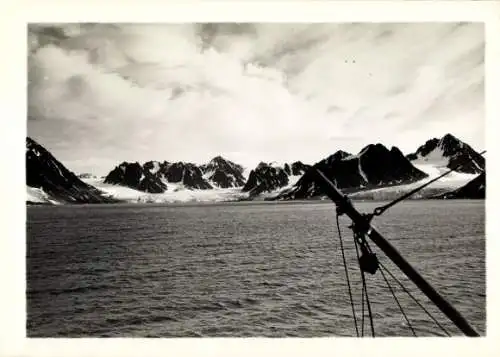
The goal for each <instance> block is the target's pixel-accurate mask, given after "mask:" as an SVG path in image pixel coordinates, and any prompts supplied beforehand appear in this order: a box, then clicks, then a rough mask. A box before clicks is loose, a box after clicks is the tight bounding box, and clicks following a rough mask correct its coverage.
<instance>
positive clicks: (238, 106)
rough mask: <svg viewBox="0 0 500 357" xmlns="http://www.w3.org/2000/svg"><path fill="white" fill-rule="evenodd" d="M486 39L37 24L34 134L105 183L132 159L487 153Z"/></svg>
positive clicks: (345, 30)
mask: <svg viewBox="0 0 500 357" xmlns="http://www.w3.org/2000/svg"><path fill="white" fill-rule="evenodd" d="M483 32H484V29H483V26H482V25H480V24H465V25H462V24H460V25H457V24H182V25H181V24H179V25H150V24H148V25H146V24H144V25H142V24H121V25H118V24H71V25H57V24H51V25H30V27H29V33H28V43H29V48H30V54H29V59H28V65H29V68H28V70H29V72H28V80H29V85H28V115H29V118H30V120H28V134H29V135H32V136H34V137H35V138H36V139H38V140H40V142H41V143H42V144H44V145H46V146H47V147H48V148H49V149H51V150H53V151H54V154H56V155H57V156H58V157H60V158H61V159H62V160H63V161H64V162H65V163H67V164H68V166H69V167H72V168H74V169H75V170H77V171H94V172H97V173H99V174H101V173H105V172H107V171H109V170H110V169H111V167H104V166H102V165H104V164H103V163H107V162H112V161H115V162H118V161H121V160H138V161H145V160H150V159H158V160H189V161H194V162H203V161H206V160H208V159H209V158H210V156H213V155H217V154H222V155H226V156H228V157H229V158H230V159H231V158H232V159H234V160H237V159H239V160H244V162H243V161H240V162H241V163H243V164H244V165H254V164H256V163H257V162H259V161H261V160H278V161H286V160H297V159H301V160H305V161H308V162H313V161H315V160H318V159H321V158H322V156H324V155H328V154H330V153H332V152H333V151H335V150H337V149H344V150H347V151H357V150H359V149H360V148H361V147H362V146H364V145H366V144H368V143H371V142H375V141H380V142H383V143H386V144H388V145H400V146H401V148H402V149H403V150H413V149H414V147H416V146H418V145H419V144H420V143H421V142H422V141H425V140H426V139H428V138H429V136H432V135H434V136H437V135H442V134H444V133H445V132H448V131H451V132H453V133H454V134H456V135H458V136H459V137H463V139H464V140H468V141H470V142H471V144H473V145H482V143H483V142H482V140H483V134H482V133H483V131H484V124H483V121H484V104H483V102H484V89H483V86H484V33H483ZM471 123H474V125H475V127H474V129H473V130H471V128H470V125H471ZM332 138H352V139H351V140H347V139H345V140H333V139H332ZM85 158H95V160H92V161H91V160H89V161H88V162H87V163H85ZM72 165H74V166H72Z"/></svg>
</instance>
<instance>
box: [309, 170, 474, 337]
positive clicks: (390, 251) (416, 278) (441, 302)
mask: <svg viewBox="0 0 500 357" xmlns="http://www.w3.org/2000/svg"><path fill="white" fill-rule="evenodd" d="M312 173H313V175H314V177H315V179H316V182H317V183H318V184H319V185H320V186H321V188H322V189H323V191H324V192H325V194H326V195H327V196H328V197H329V198H330V199H331V200H332V201H333V202H335V204H336V205H337V207H338V208H339V209H340V211H341V212H342V213H345V214H346V215H347V216H348V217H349V218H351V220H352V221H353V223H354V225H355V226H356V227H357V228H358V229H360V230H361V231H362V232H363V233H364V234H365V235H366V236H367V237H369V238H370V239H371V240H372V241H373V243H375V244H376V245H377V246H378V247H379V248H380V249H381V250H382V251H383V252H384V253H385V254H386V255H387V257H388V258H389V259H391V261H392V262H393V263H394V264H395V265H396V266H397V267H398V268H399V269H400V270H401V271H402V272H403V273H404V274H405V275H406V276H407V277H408V278H409V279H410V280H411V281H412V282H413V283H414V284H415V285H416V286H417V287H418V288H419V289H420V290H421V291H422V293H423V294H425V295H426V296H427V297H428V298H429V299H430V300H431V301H432V302H433V303H434V304H435V305H436V306H437V307H438V308H439V309H440V310H441V312H443V314H445V315H446V316H447V317H448V318H449V319H450V320H451V321H452V322H453V323H454V324H455V326H456V327H457V328H459V329H460V330H461V331H462V332H463V333H464V334H465V335H466V336H470V337H477V336H479V333H478V332H477V331H476V330H475V329H474V328H473V327H472V326H471V325H470V324H469V322H468V321H467V320H466V319H465V318H464V317H463V316H462V315H461V314H460V312H459V311H458V310H457V309H455V307H454V306H453V305H452V304H451V303H450V302H448V301H447V300H446V299H445V298H444V297H443V296H441V294H439V292H438V291H437V290H436V289H434V288H433V287H432V285H430V284H429V283H428V282H427V281H426V280H425V279H424V278H423V277H422V276H421V275H420V273H419V272H418V271H417V270H415V268H413V267H412V266H411V265H410V263H408V262H407V261H406V259H405V258H404V257H403V256H402V255H401V254H400V253H399V252H398V250H397V249H396V248H395V247H394V246H393V245H392V244H391V243H389V242H388V241H387V240H386V239H385V238H384V237H383V236H382V234H380V233H379V232H378V231H377V230H376V229H375V228H374V227H373V226H372V225H371V224H370V219H368V218H367V217H366V216H365V215H363V214H361V213H360V212H358V210H356V208H355V207H354V206H353V205H352V202H351V200H350V199H349V198H348V197H347V196H345V195H344V194H342V192H340V191H339V189H338V188H337V187H336V186H335V185H334V184H333V183H332V182H331V181H330V180H329V179H328V178H327V177H326V176H325V175H324V174H323V172H321V171H320V170H318V169H317V168H316V167H313V168H312Z"/></svg>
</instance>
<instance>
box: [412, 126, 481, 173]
mask: <svg viewBox="0 0 500 357" xmlns="http://www.w3.org/2000/svg"><path fill="white" fill-rule="evenodd" d="M406 157H407V158H408V159H409V160H411V161H417V160H419V161H421V163H422V164H435V165H437V166H443V167H448V168H452V167H455V166H456V165H459V164H461V165H462V166H461V167H460V168H458V169H456V171H457V172H463V173H470V174H479V173H481V172H483V170H484V168H485V160H484V157H482V156H481V155H479V153H477V152H476V151H475V150H474V149H473V148H472V147H470V146H469V145H468V144H466V143H464V142H463V141H461V140H460V139H458V138H457V137H455V136H453V135H451V134H446V135H444V136H443V137H442V138H441V139H437V138H433V139H430V140H428V141H426V142H425V144H424V145H422V146H420V147H419V148H418V149H417V150H416V151H415V152H414V153H411V154H409V155H407V156H406Z"/></svg>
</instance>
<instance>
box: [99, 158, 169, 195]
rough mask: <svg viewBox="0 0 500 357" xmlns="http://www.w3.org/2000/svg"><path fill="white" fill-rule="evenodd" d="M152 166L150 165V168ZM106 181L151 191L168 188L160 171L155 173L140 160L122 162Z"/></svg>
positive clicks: (158, 191)
mask: <svg viewBox="0 0 500 357" xmlns="http://www.w3.org/2000/svg"><path fill="white" fill-rule="evenodd" d="M144 166H146V165H144ZM150 166H151V165H148V168H149V167H150ZM104 183H109V184H114V185H122V186H127V187H130V188H133V189H136V190H139V191H143V192H149V193H163V192H165V190H166V189H167V185H166V184H165V183H164V182H163V181H162V180H161V177H160V175H159V174H158V172H155V173H153V172H152V171H151V170H150V169H146V168H145V167H143V166H141V164H139V163H138V162H134V163H129V162H122V163H121V164H120V165H118V166H117V167H115V168H114V169H113V170H112V171H111V172H110V173H109V174H108V175H107V176H106V178H105V179H104Z"/></svg>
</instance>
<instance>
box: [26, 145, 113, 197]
mask: <svg viewBox="0 0 500 357" xmlns="http://www.w3.org/2000/svg"><path fill="white" fill-rule="evenodd" d="M26 185H27V186H28V187H31V188H35V189H39V190H42V191H43V192H44V194H45V195H47V196H48V198H50V200H54V201H56V202H67V203H110V202H116V201H117V200H115V199H113V198H110V197H106V196H105V195H104V194H103V192H101V191H99V190H98V189H96V188H95V187H93V186H91V185H89V184H87V183H85V182H83V181H82V180H80V179H79V178H78V177H77V176H76V175H75V174H74V173H73V172H71V171H70V170H68V169H67V168H66V167H65V166H64V165H63V164H61V163H60V162H59V161H58V160H57V159H56V158H55V157H54V156H53V155H52V154H51V153H50V152H49V151H48V150H46V149H45V148H44V147H43V146H41V145H40V144H38V143H37V142H36V141H35V140H33V139H31V138H29V137H27V138H26ZM28 203H32V202H31V201H30V200H29V199H28Z"/></svg>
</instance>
